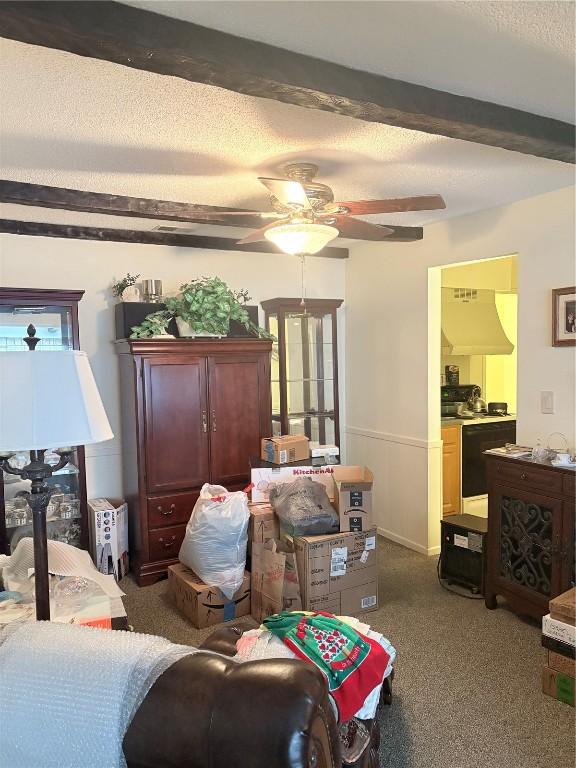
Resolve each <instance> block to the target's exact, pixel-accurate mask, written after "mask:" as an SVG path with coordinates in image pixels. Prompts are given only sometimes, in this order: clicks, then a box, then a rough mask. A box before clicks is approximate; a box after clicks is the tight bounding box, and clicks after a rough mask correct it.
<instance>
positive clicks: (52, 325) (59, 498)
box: [0, 288, 88, 554]
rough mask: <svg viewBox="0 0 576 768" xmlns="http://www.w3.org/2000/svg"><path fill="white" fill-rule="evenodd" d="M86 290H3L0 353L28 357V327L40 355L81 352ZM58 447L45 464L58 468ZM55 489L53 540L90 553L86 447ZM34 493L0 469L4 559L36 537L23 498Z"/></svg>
mask: <svg viewBox="0 0 576 768" xmlns="http://www.w3.org/2000/svg"><path fill="white" fill-rule="evenodd" d="M83 295H84V291H71V290H55V289H45V288H0V350H1V351H3V352H22V354H25V355H29V354H37V353H36V352H30V351H29V350H28V346H27V345H26V343H25V342H24V340H23V338H24V337H25V336H27V330H26V329H27V327H28V325H29V324H32V325H34V327H35V328H36V338H38V339H40V341H39V342H38V345H37V347H36V349H37V350H44V351H46V350H55V351H62V350H69V349H80V337H79V329H78V303H79V302H80V300H81V298H82V296H83ZM46 386H47V387H49V388H52V391H53V393H54V397H59V391H58V382H57V381H47V382H46ZM2 406H4V404H2ZM58 447H60V446H54V445H53V446H48V445H47V446H46V449H47V450H46V455H45V458H46V461H47V462H48V463H52V464H55V463H56V462H57V461H58V458H59V457H58V456H57V455H56V454H55V453H54V452H53V450H50V449H54V448H58ZM29 460H30V457H29V453H28V451H19V452H18V453H17V454H15V455H14V456H13V458H12V459H11V463H12V464H13V465H14V466H18V467H20V468H21V467H23V466H25V465H26V464H28V462H29ZM46 482H47V485H49V486H50V487H51V488H53V495H52V497H51V499H50V503H49V505H48V511H47V522H46V533H47V536H48V538H49V539H53V540H55V541H62V542H64V543H66V544H71V545H72V546H77V547H81V548H82V549H86V548H87V546H88V525H87V520H88V518H87V503H86V471H85V459H84V447H83V446H77V447H76V448H75V450H74V452H73V454H72V456H71V459H70V461H69V463H68V464H67V465H66V466H65V467H63V468H62V469H61V470H59V471H58V472H57V473H56V474H54V475H52V477H49V478H48V479H47V481H46ZM29 490H30V481H28V480H21V479H20V478H19V477H18V476H17V475H12V474H10V473H8V472H2V470H0V554H10V553H11V552H12V551H13V550H14V548H15V547H16V545H17V544H18V542H19V541H20V539H22V538H24V537H28V536H32V512H31V510H30V507H29V506H28V503H27V502H26V500H25V498H23V497H22V496H21V493H23V492H27V491H29Z"/></svg>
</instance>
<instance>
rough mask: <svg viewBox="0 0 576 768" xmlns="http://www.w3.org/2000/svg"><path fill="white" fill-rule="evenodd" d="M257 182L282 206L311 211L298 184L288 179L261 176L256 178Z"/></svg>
mask: <svg viewBox="0 0 576 768" xmlns="http://www.w3.org/2000/svg"><path fill="white" fill-rule="evenodd" d="M258 181H260V182H262V184H264V186H265V187H266V188H267V189H269V190H270V192H272V194H273V195H274V197H275V198H277V199H278V200H280V202H281V203H284V205H297V206H300V208H303V209H304V210H311V209H312V206H311V204H310V200H308V197H307V195H306V190H305V189H304V187H303V186H302V184H300V182H298V181H291V180H290V179H268V178H265V177H262V176H260V177H259V178H258Z"/></svg>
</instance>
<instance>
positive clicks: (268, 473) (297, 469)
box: [250, 464, 334, 504]
mask: <svg viewBox="0 0 576 768" xmlns="http://www.w3.org/2000/svg"><path fill="white" fill-rule="evenodd" d="M333 472H334V465H333V464H327V465H325V466H321V467H313V466H312V465H309V466H302V465H300V464H298V465H296V466H294V467H293V466H290V464H287V465H286V466H278V467H252V469H251V471H250V476H251V477H250V479H251V481H252V485H253V486H254V487H253V488H252V501H253V502H254V503H256V504H261V503H262V502H269V501H270V497H269V495H268V494H269V491H270V489H271V488H272V486H273V485H275V484H277V483H291V482H292V481H293V480H296V479H297V478H299V477H309V478H310V479H311V480H313V481H314V482H315V483H322V485H323V486H324V487H325V488H326V493H327V494H328V498H329V499H330V500H332V499H333V498H334V481H333V480H332V473H333Z"/></svg>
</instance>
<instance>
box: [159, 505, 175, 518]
mask: <svg viewBox="0 0 576 768" xmlns="http://www.w3.org/2000/svg"><path fill="white" fill-rule="evenodd" d="M175 509H176V504H170V509H164V508H163V507H162V504H159V505H158V507H157V510H158V512H160V514H161V515H164V516H167V515H172V514H174V510H175Z"/></svg>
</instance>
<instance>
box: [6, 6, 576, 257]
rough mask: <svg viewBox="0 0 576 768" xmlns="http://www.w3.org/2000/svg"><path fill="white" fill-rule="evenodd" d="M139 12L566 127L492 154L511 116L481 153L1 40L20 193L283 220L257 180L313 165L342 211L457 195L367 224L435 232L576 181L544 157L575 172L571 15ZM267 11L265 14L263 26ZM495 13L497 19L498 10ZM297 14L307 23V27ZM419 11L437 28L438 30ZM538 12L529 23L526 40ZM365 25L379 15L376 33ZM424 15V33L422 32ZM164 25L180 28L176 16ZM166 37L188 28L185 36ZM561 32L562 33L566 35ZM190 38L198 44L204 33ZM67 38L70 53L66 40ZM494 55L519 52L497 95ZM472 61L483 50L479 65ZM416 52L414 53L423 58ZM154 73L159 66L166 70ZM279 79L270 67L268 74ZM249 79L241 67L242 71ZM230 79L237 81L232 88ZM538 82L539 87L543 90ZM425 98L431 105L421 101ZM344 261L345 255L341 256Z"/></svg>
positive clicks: (540, 131) (19, 208) (9, 154)
mask: <svg viewBox="0 0 576 768" xmlns="http://www.w3.org/2000/svg"><path fill="white" fill-rule="evenodd" d="M14 5H19V6H24V5H26V4H25V3H20V4H11V3H0V19H1V17H2V13H3V6H4V7H6V8H7V7H13V6H14ZM34 5H35V4H32V6H34ZM40 5H42V6H44V9H46V7H48V6H51V5H54V6H62V5H64V6H69V7H70V6H73V5H75V6H78V5H79V4H76V3H65V4H58V3H56V4H51V3H42V4H40ZM89 5H92V6H99V7H100V9H101V11H100V13H101V15H102V16H105V13H106V7H107V5H108V4H107V3H91V4H89ZM113 5H114V4H113ZM132 5H135V4H134V3H132ZM138 5H145V6H146V8H148V9H150V8H152V7H153V8H155V9H156V10H157V11H162V12H163V13H169V14H172V15H174V16H180V17H185V19H186V20H188V21H195V22H199V23H204V24H210V25H211V26H213V27H214V28H220V29H223V30H225V31H227V32H233V31H234V32H236V33H237V34H240V35H244V36H246V35H248V33H249V31H250V29H253V30H254V37H255V38H258V39H259V40H261V41H263V42H268V43H273V44H275V45H284V47H286V48H289V47H290V46H292V47H293V49H294V50H298V51H299V52H300V53H304V54H308V55H309V54H311V53H315V54H316V55H317V56H318V55H322V56H323V57H324V58H326V59H327V60H332V61H334V62H336V64H338V63H343V64H346V65H353V66H357V67H360V66H362V67H363V68H364V69H366V70H370V71H372V72H375V73H376V75H381V74H384V73H385V74H389V75H391V76H393V77H404V78H406V79H410V80H411V81H412V82H414V83H419V84H423V85H427V86H429V87H434V88H436V89H441V88H443V87H444V88H445V89H446V90H451V91H452V93H457V94H459V95H461V96H472V97H474V98H490V94H491V93H492V94H493V95H492V99H493V100H494V101H495V102H497V104H499V105H508V106H512V107H516V108H518V107H520V108H523V109H527V108H532V109H534V110H536V114H537V115H538V116H539V118H541V117H544V118H546V117H550V118H554V119H555V120H551V121H549V124H548V123H547V122H546V120H544V122H538V121H536V122H534V123H533V124H530V125H529V131H528V132H530V131H532V133H531V135H530V136H528V138H526V136H522V137H521V140H520V139H518V138H517V136H516V135H513V136H512V139H511V138H510V136H511V132H512V128H514V126H517V125H518V123H517V122H516V121H517V120H518V114H520V113H511V114H510V115H508V114H506V115H504V117H505V121H504V122H505V123H506V121H508V122H507V127H508V134H507V135H505V134H506V131H504V130H502V131H501V134H502V136H503V142H504V143H505V144H506V143H508V144H510V142H511V141H512V144H513V143H514V142H515V141H516V142H517V144H518V146H520V143H521V144H522V151H510V150H509V149H503V148H500V147H498V146H491V145H488V144H487V143H485V140H486V137H487V136H488V135H489V139H490V141H492V139H493V136H495V135H496V136H497V135H499V133H498V131H496V130H494V125H495V123H494V122H492V123H490V121H493V120H498V119H501V117H502V115H501V114H500V113H499V112H498V111H496V112H494V111H493V112H491V113H490V114H491V116H490V120H488V122H487V124H488V123H489V128H490V130H489V131H488V130H487V129H486V126H481V129H479V128H478V126H477V125H475V127H474V131H475V136H477V137H478V139H479V141H472V140H463V139H461V138H452V137H450V136H447V135H440V134H439V133H430V132H425V131H423V130H414V129H412V128H407V127H399V126H398V125H390V124H386V123H384V122H380V121H379V120H380V117H381V115H382V114H383V113H381V112H378V120H375V121H371V120H369V119H359V118H358V117H353V116H349V115H348V114H338V113H336V112H335V111H333V109H332V108H333V106H334V105H333V104H332V105H329V104H326V105H322V108H321V109H318V108H307V107H306V106H299V105H297V104H295V103H287V102H286V101H278V100H276V99H275V97H274V96H271V97H270V98H263V97H261V96H258V97H257V96H254V95H251V94H250V93H245V92H244V93H239V92H236V91H235V90H231V89H227V88H224V87H220V86H219V85H218V86H217V85H213V84H208V83H206V82H194V81H192V80H190V79H185V78H184V77H183V76H178V77H177V76H172V75H167V74H161V73H159V72H158V71H143V70H141V69H138V68H135V64H134V62H131V63H128V65H127V66H124V65H122V64H120V63H117V62H116V61H106V60H102V59H97V58H93V57H91V55H84V56H80V55H77V54H75V53H71V52H68V51H63V50H55V49H53V48H51V47H46V46H47V45H48V43H47V42H45V44H44V45H42V46H41V45H32V44H29V43H25V42H21V41H20V40H13V39H5V38H3V39H0V59H1V67H2V69H1V70H0V104H1V106H2V109H1V112H0V137H1V142H0V163H1V166H2V173H1V176H2V178H3V179H7V180H12V181H19V182H27V183H31V184H40V185H48V186H51V187H64V188H71V189H77V190H89V191H92V192H100V193H108V194H114V195H123V196H132V197H141V198H152V199H157V200H170V201H181V202H186V203H195V204H201V205H209V206H225V207H240V208H246V209H252V208H253V209H266V210H269V205H268V199H267V193H266V190H265V189H264V187H261V185H260V184H259V183H258V182H257V180H256V177H257V176H258V175H277V174H281V170H282V167H283V165H284V164H285V163H286V162H294V161H311V162H315V163H317V164H318V165H319V166H320V173H319V180H320V181H322V182H324V183H327V184H329V185H330V186H332V187H333V189H334V191H335V194H336V197H337V198H338V199H344V200H351V199H370V198H381V197H402V196H411V195H419V194H434V193H439V194H441V195H442V196H443V197H444V199H445V201H446V204H447V208H446V210H443V211H442V210H441V211H430V212H426V211H419V212H412V213H404V214H381V215H378V216H371V217H365V218H366V220H369V221H372V222H374V223H382V224H395V225H404V226H418V227H419V226H425V225H427V224H430V223H432V222H435V221H439V220H441V219H444V218H448V217H454V216H459V215H462V214H466V213H470V212H473V211H478V210H481V209H485V208H492V207H496V206H500V205H503V204H506V203H509V202H512V201H514V200H518V199H521V198H525V197H530V196H533V195H538V194H542V193H545V192H548V191H551V190H554V189H558V188H561V187H565V186H569V185H570V184H572V183H573V181H574V171H573V166H572V165H571V164H570V163H569V162H560V161H559V160H555V159H550V157H549V156H537V155H538V154H545V155H546V154H548V155H549V154H550V147H551V146H553V154H555V155H557V156H562V158H563V159H565V160H566V159H570V158H569V155H570V152H571V149H572V148H571V146H570V135H571V134H570V128H569V126H565V127H564V128H563V127H562V124H558V122H557V119H563V120H566V119H567V117H569V113H570V112H572V113H573V102H571V101H570V99H571V98H572V97H573V90H574V89H573V77H574V75H573V67H574V63H573V54H572V52H571V50H570V53H568V48H569V43H570V41H571V40H573V36H574V26H573V19H572V21H571V20H570V18H569V17H567V16H566V9H565V6H566V5H568V4H566V3H539V2H534V3H498V4H494V3H445V2H440V3H437V2H427V3H362V2H360V3H345V2H344V3H332V2H330V1H329V0H328V1H327V2H322V3H306V4H300V3H283V2H278V3H276V2H275V3H243V2H234V3H223V2H216V3H170V2H167V3H138ZM303 5H306V8H307V9H308V10H307V12H306V14H307V15H306V18H307V19H308V20H309V24H308V26H306V25H305V24H303V23H301V22H302V19H303V10H302V6H303ZM32 6H31V7H32ZM257 6H260V7H261V8H260V12H261V16H260V15H258V8H257ZM262 6H264V7H262ZM320 6H321V7H322V8H321V9H320ZM344 6H347V7H348V10H349V11H352V9H354V14H353V15H352V16H351V17H350V18H351V21H350V27H349V30H350V37H351V38H352V37H353V38H354V45H351V44H350V42H349V43H348V44H347V45H344V40H345V29H346V27H345V17H344V16H343V8H344ZM417 6H420V8H417ZM473 6H474V8H473ZM480 6H486V8H485V10H484V11H482V9H481V8H480ZM495 6H498V8H496V7H495ZM519 6H523V9H522V10H520V8H519ZM544 6H545V7H546V8H548V17H547V19H548V20H547V23H546V25H545V26H544V31H542V30H541V27H539V26H538V24H537V23H536V22H537V21H538V19H539V18H540V19H541V18H542V13H543V8H544ZM109 7H112V6H109ZM507 7H508V10H506V8H507ZM290 8H291V9H292V15H290V16H289V15H288V12H289V9H290ZM433 8H435V9H436V11H437V14H438V20H439V21H440V20H442V21H443V24H442V25H440V29H445V27H446V25H447V28H448V29H449V30H450V31H451V32H452V33H455V32H456V31H457V30H458V25H460V27H461V29H462V30H466V34H464V36H463V38H462V40H461V41H460V45H459V47H458V48H453V50H452V53H453V58H450V61H451V62H452V65H451V66H448V64H449V57H448V56H447V51H446V45H447V42H446V40H441V39H440V38H439V37H438V35H437V34H436V33H435V27H434V25H433V24H432V17H431V16H430V14H431V13H432V9H433ZM44 9H43V10H44ZM498 9H499V10H498ZM320 10H322V14H321V15H320ZM126 11H127V12H130V13H135V14H144V15H145V16H147V17H148V18H149V16H148V15H147V14H146V13H145V11H141V10H140V9H134V8H127V9H126ZM418 13H421V14H424V15H423V16H422V17H421V18H420V20H418ZM520 13H521V14H524V16H523V17H522V18H524V22H525V23H524V24H523V25H522V24H520V21H521V16H519V14H520ZM362 14H365V18H364V20H363V15H362ZM375 14H377V16H378V18H377V19H376V17H375ZM68 15H69V16H70V15H71V14H70V13H69V14H68ZM72 15H73V14H72ZM410 15H411V20H412V26H411V27H410V28H409V29H408V23H409V21H410ZM158 19H160V21H162V19H164V17H162V16H160V17H158ZM387 19H388V20H389V21H390V24H388V25H387V24H386V20H387ZM166 21H168V22H169V23H171V24H180V27H181V28H183V29H186V27H185V22H177V21H175V20H174V19H170V20H166ZM256 21H258V23H256ZM392 22H393V24H392ZM251 23H253V26H250V25H251ZM376 23H379V24H380V26H381V29H382V37H378V36H377V35H375V33H374V28H375V25H376ZM400 23H402V24H404V28H403V32H404V34H403V35H392V33H391V32H390V28H391V27H392V26H394V27H395V29H396V30H399V29H400V27H399V24H400ZM116 26H118V25H116ZM560 26H561V30H560V32H559V33H558V34H557V35H556V34H555V30H556V29H560ZM158 28H160V25H159V26H158ZM0 29H4V30H5V29H6V26H5V25H0ZM28 29H29V30H30V29H31V30H32V32H33V33H34V34H38V27H37V26H34V25H32V24H31V25H28ZM190 29H191V30H192V29H193V30H194V32H195V34H197V33H198V28H197V27H193V28H192V27H190ZM538 30H540V32H538ZM200 32H201V30H200ZM4 33H5V32H0V34H4ZM472 33H473V34H474V39H475V40H476V44H475V46H473V47H470V46H471V43H469V42H467V41H469V40H470V39H471V35H472ZM26 34H31V33H30V32H29V31H27V32H26ZM118 34H120V35H125V36H126V39H127V40H128V42H129V38H130V34H131V32H130V30H129V29H127V30H125V31H122V30H121V29H120V32H119V33H118ZM12 36H14V35H12ZM16 36H17V35H16ZM56 37H57V35H56ZM69 37H70V36H69ZM158 37H159V38H161V35H160V34H159V35H158ZM393 38H394V39H395V40H396V38H398V39H402V40H403V47H402V50H404V54H403V55H402V56H400V57H399V60H398V62H397V63H396V66H393V58H394V57H393V55H392V54H393V53H394V51H395V50H398V51H399V49H400V47H401V46H400V44H399V43H398V40H396V42H394V44H393V45H392V42H393ZM50 40H51V41H53V40H54V33H53V31H51V32H50ZM494 40H498V41H499V45H500V46H501V47H502V48H503V49H504V48H506V50H507V51H508V53H507V55H506V59H505V61H506V64H507V66H508V76H507V77H500V78H498V79H494V76H493V66H494V61H493V59H494V58H495V55H496V54H498V53H499V51H498V50H496V51H494V50H493V49H492V54H491V55H488V53H487V55H486V62H485V64H484V66H482V64H481V56H480V51H481V49H482V47H483V43H486V45H489V44H493V43H494ZM379 43H380V44H379ZM388 43H389V44H390V45H388ZM50 44H53V43H52V42H51V43H50ZM441 44H442V45H441ZM56 47H59V46H56ZM101 47H102V46H101ZM105 47H106V46H104V48H105ZM389 48H392V50H389ZM466 48H468V50H469V51H470V56H469V57H467V55H466ZM486 50H487V51H489V50H491V49H490V48H487V49H486ZM406 51H411V52H412V53H413V55H411V56H408V55H406ZM284 53H286V52H284ZM230 55H233V51H232V53H230ZM287 56H288V59H282V61H281V64H282V66H284V65H285V63H286V61H288V64H290V63H291V60H290V54H287ZM150 58H152V60H153V56H151V57H150ZM528 61H532V62H538V66H539V67H540V69H541V72H542V78H541V79H540V80H539V79H533V78H532V79H530V83H529V87H526V88H524V89H521V88H520V87H519V86H518V83H520V82H521V81H522V72H521V68H522V67H524V69H526V66H527V65H526V62H528ZM240 62H242V60H240ZM169 63H170V62H169ZM164 64H165V61H164V60H163V65H164ZM299 64H301V61H300V60H299ZM154 66H157V64H156V62H154ZM286 66H288V65H286ZM265 69H266V67H265V62H263V64H262V70H263V71H265ZM238 70H239V67H237V68H236V71H237V73H238ZM280 70H281V67H280V64H278V66H277V68H276V70H275V72H274V76H276V77H279V76H280V75H281V74H284V71H285V70H284V71H283V72H281V71H280ZM381 70H382V71H381ZM348 73H349V71H348ZM331 74H332V70H328V75H331ZM324 75H325V73H324V71H323V72H322V76H323V77H324ZM328 75H326V77H328ZM354 76H355V75H354V73H352V74H351V75H350V74H347V78H351V79H349V80H348V83H349V84H350V83H353V82H354V79H353V78H354ZM219 77H220V80H219V82H220V81H221V78H222V77H226V73H225V72H224V74H223V75H219ZM318 77H319V76H318ZM363 77H364V75H363V73H362V72H359V73H358V83H359V84H362V83H364V80H363V79H362V78H363ZM551 77H554V78H556V81H557V88H556V89H555V90H553V89H551V87H550V82H549V79H550V78H551ZM207 79H209V78H207ZM216 79H217V80H218V78H216ZM488 80H490V83H489V84H487V81H488ZM525 80H526V81H527V82H528V80H529V78H527V77H525ZM371 82H372V81H371ZM374 82H376V83H377V82H378V81H374ZM259 87H260V86H259ZM359 87H360V85H359ZM371 87H372V85H371ZM247 90H250V88H248V89H247ZM417 95H418V98H420V94H417ZM341 101H342V103H344V107H345V108H347V107H348V106H349V104H350V103H351V102H350V100H346V99H344V100H341ZM437 103H438V99H437V100H436V101H434V100H433V102H432V106H433V107H434V108H435V107H436V104H437ZM478 104H479V102H474V105H473V106H474V110H476V111H475V112H474V115H475V119H479V118H480V117H481V115H482V105H480V106H478ZM571 105H572V106H571ZM448 106H450V103H448ZM488 106H490V105H488ZM325 107H326V108H325ZM459 108H460V105H459ZM478 110H480V111H479V112H478ZM344 111H346V109H344ZM372 114H375V113H374V112H373V113H372ZM442 119H443V120H444V118H442ZM535 120H536V118H535ZM444 122H445V121H444ZM462 122H463V121H460V122H459V124H458V130H460V131H462V130H468V128H467V126H464V129H462ZM464 122H465V121H464ZM437 124H438V121H436V125H437ZM443 124H444V123H443ZM511 126H512V128H511ZM548 129H550V131H551V133H548V132H547V131H548ZM566 129H567V130H566ZM550 136H552V137H553V141H552V142H551V141H550ZM558 137H561V138H560V140H559V139H558ZM566 137H568V139H567V138H566ZM554 142H556V143H555V144H554ZM558 146H561V149H558V148H557V147H558ZM543 147H544V149H543V150H542V151H540V150H541V149H542V148H543ZM531 152H534V154H531ZM0 192H1V189H0ZM0 217H1V218H3V219H10V220H11V221H19V220H24V221H34V222H51V223H55V224H58V223H61V224H66V225H81V226H95V227H97V226H100V227H120V228H127V227H130V228H138V229H144V230H152V229H154V228H156V227H157V226H159V225H160V224H162V223H163V222H162V221H160V220H156V221H155V220H148V219H136V218H135V219H129V220H127V219H125V218H120V217H110V216H105V215H103V214H102V213H101V212H100V213H99V214H98V215H96V214H92V213H89V212H79V211H76V212H68V211H61V210H48V209H46V208H42V207H34V206H29V205H28V206H23V205H18V204H15V203H4V204H2V205H0ZM168 223H170V222H168ZM173 223H174V222H172V224H173ZM189 228H190V231H191V232H194V233H197V234H198V235H206V234H208V235H211V236H215V237H216V236H217V237H221V236H226V237H231V236H235V235H237V236H242V235H243V234H246V230H245V229H235V228H230V227H218V226H208V225H204V224H191V225H190V226H189ZM342 244H343V245H346V243H345V242H343V243H342ZM335 245H336V246H338V245H340V242H338V241H336V243H335Z"/></svg>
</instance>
